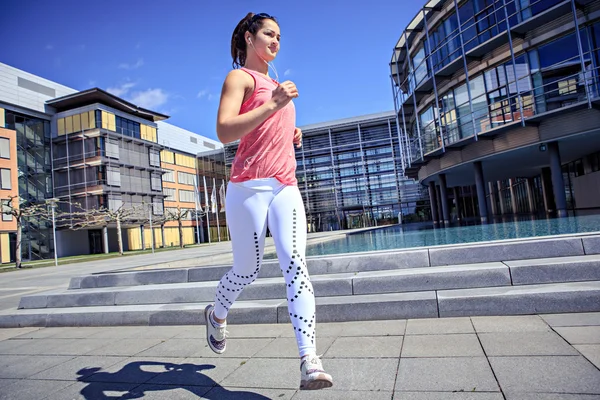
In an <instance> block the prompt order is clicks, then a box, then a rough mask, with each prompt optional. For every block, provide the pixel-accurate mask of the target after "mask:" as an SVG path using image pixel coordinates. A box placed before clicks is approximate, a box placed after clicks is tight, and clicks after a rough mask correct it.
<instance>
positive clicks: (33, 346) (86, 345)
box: [5, 338, 111, 356]
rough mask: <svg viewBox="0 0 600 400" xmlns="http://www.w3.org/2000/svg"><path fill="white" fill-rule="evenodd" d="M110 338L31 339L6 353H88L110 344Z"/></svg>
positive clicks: (74, 354) (73, 354)
mask: <svg viewBox="0 0 600 400" xmlns="http://www.w3.org/2000/svg"><path fill="white" fill-rule="evenodd" d="M110 342H111V340H110V339H76V340H74V339H52V338H49V339H30V340H29V341H28V342H27V344H26V345H24V346H18V347H16V348H14V349H13V350H8V351H5V353H6V354H21V355H27V354H30V355H72V356H78V355H83V354H87V353H89V352H90V351H92V350H94V349H97V348H100V347H104V346H106V345H108V344H110Z"/></svg>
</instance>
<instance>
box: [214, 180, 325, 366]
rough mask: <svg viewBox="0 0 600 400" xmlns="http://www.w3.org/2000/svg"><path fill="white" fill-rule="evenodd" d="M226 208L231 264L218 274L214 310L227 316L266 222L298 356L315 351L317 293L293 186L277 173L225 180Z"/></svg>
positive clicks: (248, 279) (254, 270)
mask: <svg viewBox="0 0 600 400" xmlns="http://www.w3.org/2000/svg"><path fill="white" fill-rule="evenodd" d="M225 212H226V214H227V223H228V225H229V231H230V234H231V244H232V248H233V268H232V269H231V270H229V272H227V273H226V274H225V276H223V278H221V281H220V282H219V286H218V287H217V293H216V296H215V316H216V317H217V318H219V319H225V318H226V317H227V313H228V312H229V309H230V308H231V306H232V305H233V303H234V302H235V300H236V299H237V297H238V296H239V295H240V294H241V292H242V290H243V289H244V288H245V287H246V286H247V285H249V284H251V283H252V282H254V280H255V279H256V276H257V275H258V272H259V270H260V266H261V262H262V257H263V251H264V245H265V235H266V232H267V226H268V227H269V231H270V232H271V234H272V236H273V239H274V242H275V249H276V251H277V258H278V259H279V266H280V268H281V271H282V272H283V276H284V278H285V283H286V286H287V300H288V312H289V314H290V319H291V321H292V325H293V327H294V331H295V334H296V341H297V342H298V350H299V352H300V356H301V357H302V356H304V355H305V354H308V353H314V352H315V295H314V292H313V287H312V284H311V282H310V278H309V276H308V270H307V268H306V262H305V260H304V258H305V255H304V254H305V250H306V215H305V212H304V204H303V202H302V196H301V195H300V190H298V187H297V186H286V185H283V184H282V183H280V182H279V181H278V180H277V179H275V178H269V179H256V180H250V181H246V182H243V183H233V182H229V184H228V185H227V197H226V200H225Z"/></svg>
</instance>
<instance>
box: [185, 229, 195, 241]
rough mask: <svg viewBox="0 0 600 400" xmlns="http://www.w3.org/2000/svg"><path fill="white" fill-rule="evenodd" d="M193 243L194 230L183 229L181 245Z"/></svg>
mask: <svg viewBox="0 0 600 400" xmlns="http://www.w3.org/2000/svg"><path fill="white" fill-rule="evenodd" d="M195 242H196V240H195V237H194V228H191V227H188V228H183V244H194V243H195Z"/></svg>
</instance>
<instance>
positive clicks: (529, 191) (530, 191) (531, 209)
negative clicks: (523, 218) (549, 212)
mask: <svg viewBox="0 0 600 400" xmlns="http://www.w3.org/2000/svg"><path fill="white" fill-rule="evenodd" d="M527 204H528V205H529V212H530V213H532V214H533V213H534V212H535V203H534V200H533V178H527Z"/></svg>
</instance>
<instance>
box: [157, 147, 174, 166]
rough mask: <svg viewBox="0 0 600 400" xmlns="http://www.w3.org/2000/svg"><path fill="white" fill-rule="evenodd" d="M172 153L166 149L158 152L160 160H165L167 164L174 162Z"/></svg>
mask: <svg viewBox="0 0 600 400" xmlns="http://www.w3.org/2000/svg"><path fill="white" fill-rule="evenodd" d="M174 157H175V156H174V154H173V152H172V151H168V150H163V151H161V152H160V160H161V161H162V162H166V163H169V164H174V163H175V158H174Z"/></svg>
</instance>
